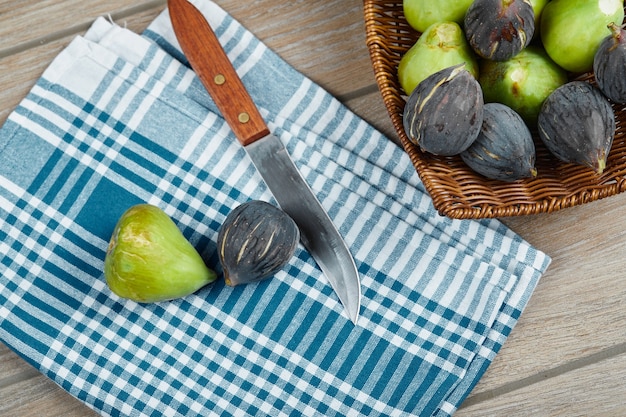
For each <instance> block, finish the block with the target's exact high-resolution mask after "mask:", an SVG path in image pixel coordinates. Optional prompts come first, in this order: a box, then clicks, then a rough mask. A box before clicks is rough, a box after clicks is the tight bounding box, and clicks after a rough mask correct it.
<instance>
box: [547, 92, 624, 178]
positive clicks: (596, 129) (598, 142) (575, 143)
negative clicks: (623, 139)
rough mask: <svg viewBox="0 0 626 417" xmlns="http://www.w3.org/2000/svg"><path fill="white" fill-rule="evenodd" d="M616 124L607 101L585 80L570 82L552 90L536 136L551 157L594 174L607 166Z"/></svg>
mask: <svg viewBox="0 0 626 417" xmlns="http://www.w3.org/2000/svg"><path fill="white" fill-rule="evenodd" d="M615 125H616V123H615V114H614V113H613V108H612V107H611V104H610V103H609V101H608V100H607V99H606V98H605V97H604V95H603V94H602V93H601V92H600V90H599V89H598V88H596V87H594V86H593V85H591V84H590V83H588V82H584V81H571V82H569V83H567V84H564V85H562V86H561V87H559V88H557V89H556V90H554V91H553V92H552V94H550V96H548V98H547V99H546V101H544V103H543V106H542V107H541V111H540V112H539V117H538V120H537V129H538V132H539V137H540V138H541V140H542V141H543V143H544V144H545V145H546V147H547V148H548V150H549V151H550V152H552V154H554V156H556V157H557V158H558V159H560V160H561V161H564V162H568V163H573V164H579V165H584V166H588V167H590V168H591V169H593V170H594V171H595V172H596V173H597V174H601V173H602V172H603V171H604V168H605V167H606V160H607V156H608V154H609V151H610V149H611V145H612V144H613V137H614V136H615Z"/></svg>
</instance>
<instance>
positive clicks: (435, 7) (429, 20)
mask: <svg viewBox="0 0 626 417" xmlns="http://www.w3.org/2000/svg"><path fill="white" fill-rule="evenodd" d="M472 1H473V0H437V1H433V0H403V2H402V10H403V12H404V17H405V18H406V21H407V22H408V23H409V25H411V27H412V28H413V29H415V30H416V31H418V32H420V33H423V32H425V31H426V29H428V27H429V26H430V25H433V24H435V23H441V22H456V23H458V24H459V25H460V24H462V23H463V19H464V17H465V12H467V8H468V7H469V6H470V4H472ZM541 1H545V0H541Z"/></svg>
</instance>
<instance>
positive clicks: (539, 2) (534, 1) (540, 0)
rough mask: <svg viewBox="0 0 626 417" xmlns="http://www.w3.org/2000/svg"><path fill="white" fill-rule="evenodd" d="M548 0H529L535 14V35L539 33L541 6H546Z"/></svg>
mask: <svg viewBox="0 0 626 417" xmlns="http://www.w3.org/2000/svg"><path fill="white" fill-rule="evenodd" d="M548 1H550V0H530V4H531V6H533V13H534V15H535V37H536V36H537V34H538V33H539V27H540V25H541V13H542V12H543V8H544V7H546V4H548Z"/></svg>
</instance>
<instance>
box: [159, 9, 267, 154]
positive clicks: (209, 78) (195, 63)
mask: <svg viewBox="0 0 626 417" xmlns="http://www.w3.org/2000/svg"><path fill="white" fill-rule="evenodd" d="M168 8H169V13H170V19H171V20H172V26H173V27H174V32H175V33H176V37H177V39H178V42H179V43H180V46H181V47H182V49H183V52H185V56H186V57H187V59H188V60H189V63H190V64H191V67H192V68H193V69H194V71H195V72H196V74H197V75H198V77H199V78H200V80H201V81H202V84H203V85H204V87H205V88H206V89H207V91H208V92H209V94H210V95H211V97H212V98H213V101H215V104H216V105H217V108H218V109H219V110H220V112H221V113H222V116H224V119H226V122H227V123H228V125H229V126H230V128H231V129H232V130H233V132H234V133H235V136H236V137H237V139H238V140H239V142H241V144H242V145H244V146H246V145H249V144H250V143H252V142H254V141H256V140H257V139H261V138H263V137H265V136H267V135H268V134H269V129H268V127H267V125H266V124H265V121H264V120H263V118H262V117H261V114H260V113H259V110H258V108H257V107H256V105H255V104H254V102H253V101H252V98H251V97H250V94H249V93H248V91H247V90H246V88H245V86H244V85H243V83H242V81H241V79H240V78H239V75H237V72H236V71H235V68H234V67H233V65H232V63H231V62H230V60H229V59H228V56H227V55H226V52H225V51H224V49H223V48H222V45H221V44H220V43H219V40H218V39H217V36H216V35H215V32H213V29H211V26H210V25H209V23H208V22H207V21H206V19H205V18H204V16H203V15H202V13H201V12H200V11H199V10H198V9H196V7H195V6H194V5H192V4H191V3H189V2H188V1H187V0H168Z"/></svg>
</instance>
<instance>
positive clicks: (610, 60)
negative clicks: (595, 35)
mask: <svg viewBox="0 0 626 417" xmlns="http://www.w3.org/2000/svg"><path fill="white" fill-rule="evenodd" d="M608 27H609V29H610V30H611V35H609V36H607V37H606V38H604V40H603V41H602V42H601V43H600V47H599V48H598V50H597V51H596V54H595V56H594V59H593V72H594V75H595V77H596V82H597V83H598V87H600V90H601V91H602V92H603V93H604V95H605V96H607V97H608V98H610V99H611V100H613V101H614V102H616V103H620V104H624V103H626V30H624V29H622V28H620V27H619V26H617V25H616V24H615V23H609V25H608Z"/></svg>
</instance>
